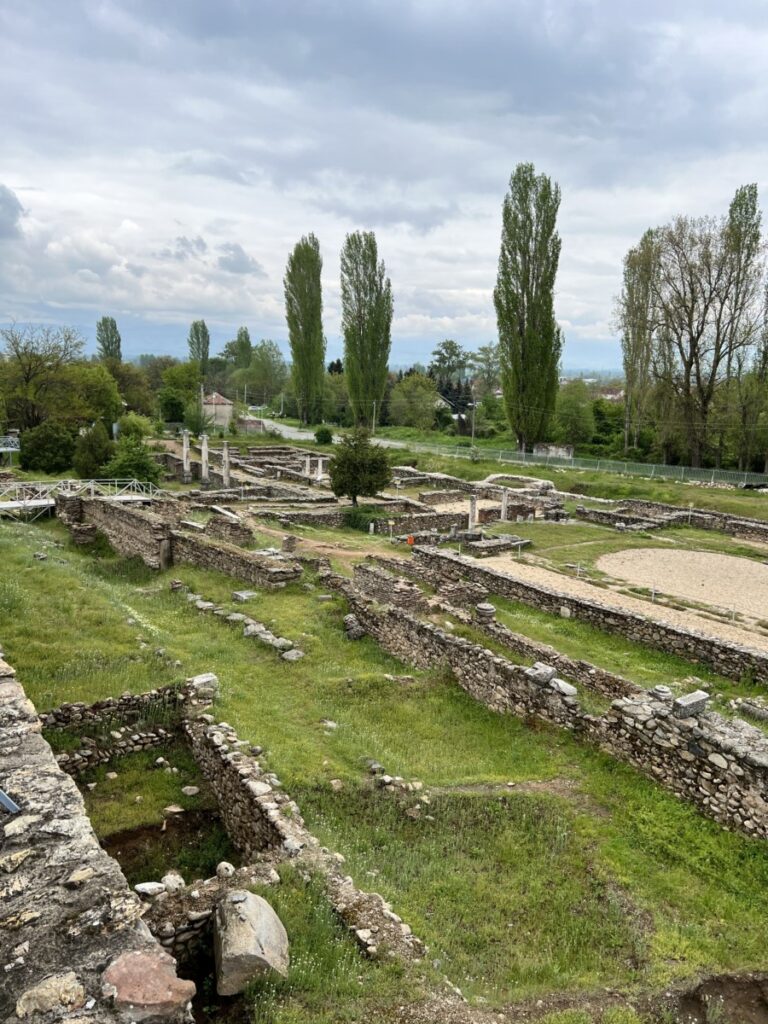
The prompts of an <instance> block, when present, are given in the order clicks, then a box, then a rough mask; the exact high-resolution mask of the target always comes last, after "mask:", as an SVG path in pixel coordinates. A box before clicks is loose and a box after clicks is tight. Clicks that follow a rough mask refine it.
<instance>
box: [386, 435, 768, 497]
mask: <svg viewBox="0 0 768 1024" xmlns="http://www.w3.org/2000/svg"><path fill="white" fill-rule="evenodd" d="M403 447H404V448H408V449H409V450H411V451H414V452H425V453H428V454H431V455H445V456H450V457H451V458H459V459H472V458H473V457H475V456H474V455H473V449H472V448H465V447H462V446H461V445H439V444H422V443H420V442H416V441H410V442H403ZM474 453H475V454H476V455H477V456H479V457H480V458H481V459H483V460H493V461H495V462H501V463H512V464H514V465H520V466H552V467H553V468H557V469H587V470H596V471H599V472H602V473H622V474H624V475H626V476H640V477H647V478H650V479H658V480H677V481H680V482H685V481H691V482H693V483H706V484H718V483H720V484H730V485H731V486H733V487H744V486H746V485H751V486H757V487H766V488H768V475H766V474H765V473H747V472H743V471H741V470H736V469H694V468H693V467H692V466H661V465H658V464H656V463H648V462H619V461H616V460H614V459H579V458H572V459H566V458H562V457H560V456H557V455H534V454H533V453H532V452H520V451H510V450H503V449H498V448H485V447H482V448H476V449H474Z"/></svg>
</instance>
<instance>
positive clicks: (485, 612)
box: [475, 601, 496, 623]
mask: <svg viewBox="0 0 768 1024" xmlns="http://www.w3.org/2000/svg"><path fill="white" fill-rule="evenodd" d="M475 615H476V617H477V621H478V622H482V623H488V622H493V620H494V619H495V618H496V609H495V608H494V606H493V605H492V604H489V602H488V601H481V602H480V604H476V605H475Z"/></svg>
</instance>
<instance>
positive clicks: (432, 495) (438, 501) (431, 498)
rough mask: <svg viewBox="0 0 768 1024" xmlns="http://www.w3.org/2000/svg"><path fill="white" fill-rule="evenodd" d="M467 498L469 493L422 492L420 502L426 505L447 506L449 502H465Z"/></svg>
mask: <svg viewBox="0 0 768 1024" xmlns="http://www.w3.org/2000/svg"><path fill="white" fill-rule="evenodd" d="M466 497H467V492H466V491H459V490H453V491H450V490H444V491H422V492H421V493H420V494H419V501H421V502H423V504H425V505H445V504H446V503H447V502H449V501H464V500H465V499H466Z"/></svg>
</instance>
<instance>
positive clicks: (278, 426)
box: [262, 419, 408, 448]
mask: <svg viewBox="0 0 768 1024" xmlns="http://www.w3.org/2000/svg"><path fill="white" fill-rule="evenodd" d="M262 423H263V424H264V426H265V427H266V428H267V430H276V431H277V432H278V433H280V434H282V435H283V437H284V438H285V439H286V440H288V441H314V439H315V432H314V430H303V429H302V428H300V427H291V426H289V425H288V424H287V423H281V422H280V421H279V420H266V419H262ZM333 440H334V442H336V441H338V440H339V435H338V434H334V437H333ZM373 440H374V441H375V443H376V444H380V445H381V446H382V448H407V447H408V445H407V444H405V442H403V441H390V440H389V439H388V438H384V437H375V438H374V439H373Z"/></svg>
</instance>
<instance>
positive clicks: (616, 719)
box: [326, 576, 768, 838]
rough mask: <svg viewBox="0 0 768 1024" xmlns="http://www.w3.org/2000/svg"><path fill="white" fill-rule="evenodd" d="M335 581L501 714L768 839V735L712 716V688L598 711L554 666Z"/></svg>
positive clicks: (384, 630) (373, 624) (383, 639)
mask: <svg viewBox="0 0 768 1024" xmlns="http://www.w3.org/2000/svg"><path fill="white" fill-rule="evenodd" d="M326 582H327V583H329V584H331V585H332V586H335V587H336V589H338V590H340V591H342V592H343V593H345V594H346V596H347V598H348V600H349V603H350V607H351V610H352V612H353V614H354V615H355V616H356V618H357V620H358V621H359V623H360V624H361V626H362V627H363V628H364V629H365V631H366V632H367V633H368V634H369V635H370V636H372V637H373V638H374V639H375V640H376V641H377V642H378V643H379V644H380V646H381V647H383V648H384V650H386V651H388V652H389V653H390V654H392V655H394V656H395V657H398V658H400V659H402V660H403V661H406V662H409V663H411V664H413V665H417V666H419V667H421V668H431V667H434V666H439V665H446V666H448V667H449V668H450V669H451V671H452V672H453V674H454V676H455V677H456V679H457V680H458V682H459V685H460V686H461V687H462V688H463V689H464V690H466V691H467V692H468V693H469V694H471V695H472V696H473V697H474V698H475V699H476V700H479V701H480V702H481V703H482V704H485V705H486V706H487V707H489V708H491V709H492V710H494V711H498V712H502V713H511V714H515V715H517V716H519V717H522V718H525V717H527V716H531V715H532V716H534V717H536V718H541V719H543V720H545V721H548V722H551V723H553V724H556V725H558V726H561V727H563V728H566V729H569V730H573V731H575V732H577V733H579V734H580V735H582V736H584V737H585V738H586V739H588V740H590V741H592V742H594V743H596V744H598V745H599V746H600V747H601V748H602V749H604V750H607V751H608V752H610V753H611V754H613V755H614V756H615V757H616V758H617V759H619V760H621V761H625V762H627V763H629V764H632V765H633V766H634V767H636V768H638V769H639V770H640V771H641V772H643V773H644V774H646V775H648V776H650V777H651V778H652V779H654V780H656V781H657V782H659V783H660V784H661V785H663V786H665V787H666V788H668V789H670V790H672V791H673V792H675V793H678V794H679V795H680V796H683V797H685V798H686V799H687V800H690V801H691V802H692V803H694V804H696V805H697V806H698V807H699V808H700V809H701V810H702V811H703V812H704V813H706V814H708V815H709V816H711V817H713V818H714V819H715V820H717V821H719V822H721V823H722V824H724V825H727V826H729V827H731V828H737V829H739V830H741V831H744V832H746V833H747V834H748V835H752V836H760V837H761V838H768V737H766V735H765V734H764V733H763V732H762V731H761V730H759V729H757V728H755V727H754V726H751V725H748V724H747V723H746V722H743V721H741V720H738V719H737V720H729V719H725V718H723V717H722V716H721V715H718V714H715V713H711V712H710V713H707V712H705V711H704V710H703V709H704V707H705V705H706V699H707V695H706V694H700V695H699V696H698V697H696V698H694V699H693V700H692V699H691V696H688V697H682V698H678V699H677V700H676V701H674V702H670V701H668V700H666V699H664V700H661V699H655V698H654V696H653V695H652V694H642V695H640V696H627V697H622V698H619V699H618V700H616V701H614V702H613V703H612V705H611V710H610V711H609V712H608V713H607V714H605V715H603V716H595V715H590V714H587V713H585V712H584V711H583V710H582V708H581V706H580V704H579V701H578V699H577V691H576V688H575V687H573V686H571V685H570V684H568V683H566V682H564V681H562V680H560V679H558V678H557V676H556V670H555V669H554V668H551V669H549V668H548V667H546V666H541V665H538V666H534V667H533V668H529V669H526V668H523V667H522V666H520V665H515V664H513V663H511V662H509V661H507V659H506V658H502V657H499V656H498V655H496V654H494V653H493V652H492V651H489V650H487V649H485V648H483V647H481V646H480V645H478V644H475V643H472V642H471V641H469V640H466V639H464V638H462V637H457V636H454V635H451V634H449V633H446V632H445V631H444V630H442V629H440V628H439V627H437V626H434V625H432V624H431V623H428V622H422V621H420V620H419V619H418V618H416V617H415V616H413V615H410V614H408V613H407V612H403V611H400V610H399V609H396V608H394V607H392V606H390V605H381V606H376V605H375V604H374V603H373V602H372V601H370V600H367V599H365V598H362V597H361V596H360V595H359V594H357V593H356V591H355V588H354V584H352V583H351V581H349V580H348V579H346V578H345V577H339V576H333V577H332V578H327V579H326ZM670 696H671V695H670Z"/></svg>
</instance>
